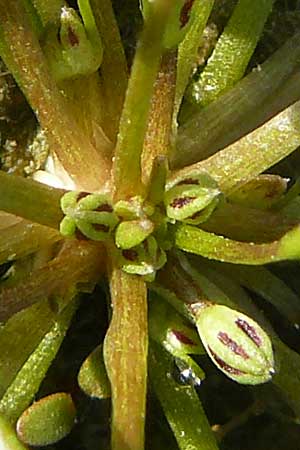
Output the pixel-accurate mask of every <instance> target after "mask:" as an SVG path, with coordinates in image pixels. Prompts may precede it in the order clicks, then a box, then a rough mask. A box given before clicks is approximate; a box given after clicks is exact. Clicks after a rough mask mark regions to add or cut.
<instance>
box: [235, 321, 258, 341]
mask: <svg viewBox="0 0 300 450" xmlns="http://www.w3.org/2000/svg"><path fill="white" fill-rule="evenodd" d="M235 323H236V324H237V326H238V327H239V328H240V329H241V330H243V332H244V333H245V334H247V336H248V337H249V338H250V339H251V340H252V341H253V342H254V344H255V345H257V347H260V346H261V338H260V337H259V336H258V334H257V333H256V330H255V328H254V327H252V326H251V325H249V323H248V322H246V320H244V319H237V320H236V321H235Z"/></svg>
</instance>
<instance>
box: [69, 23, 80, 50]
mask: <svg viewBox="0 0 300 450" xmlns="http://www.w3.org/2000/svg"><path fill="white" fill-rule="evenodd" d="M68 39H69V42H70V44H71V46H72V47H75V45H78V44H79V39H78V36H77V34H76V33H75V31H74V30H73V28H71V27H68Z"/></svg>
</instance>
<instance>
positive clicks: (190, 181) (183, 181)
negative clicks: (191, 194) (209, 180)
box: [177, 178, 199, 186]
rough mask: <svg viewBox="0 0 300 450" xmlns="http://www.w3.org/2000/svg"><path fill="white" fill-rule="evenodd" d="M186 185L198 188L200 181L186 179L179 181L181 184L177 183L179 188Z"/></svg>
mask: <svg viewBox="0 0 300 450" xmlns="http://www.w3.org/2000/svg"><path fill="white" fill-rule="evenodd" d="M184 184H195V185H197V186H198V185H199V180H195V179H194V178H186V179H185V180H181V181H179V183H177V186H182V185H184Z"/></svg>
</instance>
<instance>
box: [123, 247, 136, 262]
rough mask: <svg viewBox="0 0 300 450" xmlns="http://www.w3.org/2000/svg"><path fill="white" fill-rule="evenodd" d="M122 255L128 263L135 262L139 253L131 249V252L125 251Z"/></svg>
mask: <svg viewBox="0 0 300 450" xmlns="http://www.w3.org/2000/svg"><path fill="white" fill-rule="evenodd" d="M122 255H123V256H124V258H125V259H127V260H128V261H135V260H136V259H137V257H138V253H137V252H136V251H135V250H132V249H129V250H123V251H122Z"/></svg>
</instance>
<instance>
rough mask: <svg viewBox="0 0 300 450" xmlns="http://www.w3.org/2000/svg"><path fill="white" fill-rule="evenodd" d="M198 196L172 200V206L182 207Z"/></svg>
mask: <svg viewBox="0 0 300 450" xmlns="http://www.w3.org/2000/svg"><path fill="white" fill-rule="evenodd" d="M196 198H197V197H178V198H175V199H174V200H173V201H172V203H171V204H170V206H171V207H172V208H182V207H183V206H186V205H188V204H189V203H191V202H192V201H194V200H195V199H196Z"/></svg>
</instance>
